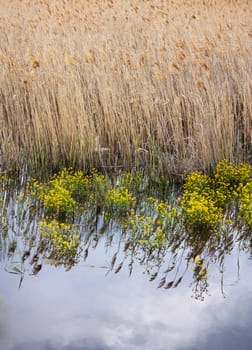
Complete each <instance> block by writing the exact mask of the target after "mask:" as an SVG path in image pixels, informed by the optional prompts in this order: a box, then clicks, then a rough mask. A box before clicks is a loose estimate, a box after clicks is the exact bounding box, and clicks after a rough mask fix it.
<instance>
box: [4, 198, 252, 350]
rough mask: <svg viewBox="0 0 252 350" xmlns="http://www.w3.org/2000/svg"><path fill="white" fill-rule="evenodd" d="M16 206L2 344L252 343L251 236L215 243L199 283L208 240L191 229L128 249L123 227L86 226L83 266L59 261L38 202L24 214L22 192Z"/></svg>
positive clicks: (22, 348)
mask: <svg viewBox="0 0 252 350" xmlns="http://www.w3.org/2000/svg"><path fill="white" fill-rule="evenodd" d="M7 208H8V209H7V218H8V225H7V226H6V222H5V223H4V222H2V224H1V225H2V226H1V230H2V231H1V239H2V241H1V268H0V280H1V283H0V349H1V350H58V349H63V350H93V349H95V350H107V349H109V350H138V349H146V350H152V349H156V350H166V349H169V350H194V349H201V350H210V349H231V350H232V349H237V348H239V349H244V350H245V349H251V344H252V333H251V328H252V282H251V278H250V276H251V260H250V253H249V238H248V239H247V240H246V242H245V243H243V244H242V243H241V241H237V240H236V235H235V233H232V235H230V237H231V238H232V240H230V238H229V241H228V242H227V244H224V243H223V244H222V245H220V246H218V249H217V248H216V247H215V251H213V246H211V245H207V244H206V246H205V247H204V249H203V250H202V252H201V257H202V259H203V260H204V264H206V265H207V267H208V273H207V276H206V278H203V279H201V280H197V279H196V278H195V273H194V271H193V269H194V268H195V266H197V265H195V262H193V261H192V260H191V259H190V258H189V257H190V256H191V254H192V252H193V251H194V250H195V249H196V248H197V249H198V247H195V246H193V245H191V246H190V244H189V243H188V242H186V240H185V239H184V238H183V236H182V239H181V240H180V241H179V244H177V245H176V244H175V243H176V242H175V243H174V244H173V245H172V246H168V247H166V248H165V249H163V250H162V249H160V251H159V252H157V251H158V250H157V249H149V248H146V246H144V245H141V244H136V245H133V246H128V241H127V239H125V236H124V234H123V232H122V231H120V229H117V228H116V227H115V226H112V227H110V228H109V229H107V230H106V231H105V232H104V227H103V224H104V222H103V219H102V218H101V217H100V219H99V220H98V222H97V220H95V221H94V222H95V225H94V222H93V223H92V224H91V226H90V230H89V231H88V230H86V231H85V232H84V233H83V236H82V240H83V249H82V253H81V255H80V257H79V259H78V263H76V264H74V266H70V265H69V266H68V265H67V264H66V266H65V267H64V266H62V265H60V264H58V266H55V265H57V261H55V260H54V259H53V258H50V256H48V254H47V252H48V250H47V246H46V245H45V246H43V247H42V248H41V240H40V239H39V238H38V236H37V231H36V220H37V217H36V215H37V214H36V213H34V212H32V210H31V209H29V203H28V204H27V205H25V206H23V207H22V210H21V211H20V210H19V209H18V205H17V202H16V197H15V196H14V197H12V199H10V201H9V204H8V206H7ZM6 227H7V233H8V234H7V235H6V232H5V229H6ZM90 231H93V232H92V234H91V233H90ZM181 235H182V233H181ZM13 237H15V239H16V246H15V247H14V248H13V247H12V248H13V249H10V247H11V244H12V243H11V242H12V238H13ZM247 241H248V242H247ZM126 248H127V249H126ZM28 251H29V255H28V254H27V255H24V252H28ZM37 253H38V260H35V261H34V256H35V255H36V254H37ZM87 253H88V254H87ZM36 266H40V267H41V269H37V270H36V269H34V268H35V267H36ZM165 271H166V272H165ZM164 278H165V282H164V283H162V281H163V280H164ZM150 280H152V281H150ZM172 281H174V282H173V283H171V282H172ZM167 286H168V287H169V286H170V288H167ZM159 287H160V288H159Z"/></svg>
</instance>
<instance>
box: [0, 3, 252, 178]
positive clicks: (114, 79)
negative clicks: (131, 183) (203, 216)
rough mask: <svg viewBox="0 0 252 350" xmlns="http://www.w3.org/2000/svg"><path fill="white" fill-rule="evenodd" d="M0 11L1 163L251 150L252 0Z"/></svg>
mask: <svg viewBox="0 0 252 350" xmlns="http://www.w3.org/2000/svg"><path fill="white" fill-rule="evenodd" d="M0 14H1V15H0V159H1V166H2V168H4V169H9V168H18V169H22V168H24V167H25V168H26V169H27V170H28V171H31V172H39V171H42V170H43V171H52V170H55V169H59V168H62V167H64V166H72V167H74V168H80V169H83V170H84V171H88V170H89V169H91V168H92V167H96V168H98V169H103V170H108V169H115V168H121V167H123V168H129V169H132V168H139V167H141V168H144V169H146V171H152V172H155V173H158V174H165V175H168V176H171V177H179V176H184V175H185V174H187V173H189V172H190V171H192V170H196V169H200V170H203V171H207V172H210V171H211V169H213V168H214V167H215V165H216V164H217V163H218V162H219V161H220V160H222V159H224V158H226V159H229V160H231V161H234V162H239V161H246V162H249V163H250V162H251V159H252V79H251V77H252V25H251V16H252V5H251V2H250V1H249V0H247V1H246V0H237V1H234V0H233V1H232V0H220V1H213V0H208V1H203V0H195V1H189V0H188V1H187V0H174V1H168V0H160V1H155V0H150V1H139V0H138V1H136V0H103V1H100V0H97V1H94V0H92V1H88V0H83V1H74V0H71V1H64V0H57V1H53V0H51V1H46V0H41V1H37V0H30V1H29V0H22V1H17V0H13V1H11V2H8V1H5V0H0Z"/></svg>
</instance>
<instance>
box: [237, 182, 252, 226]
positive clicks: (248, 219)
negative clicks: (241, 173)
mask: <svg viewBox="0 0 252 350" xmlns="http://www.w3.org/2000/svg"><path fill="white" fill-rule="evenodd" d="M239 216H240V218H241V219H242V221H243V222H245V224H246V225H248V227H250V228H252V182H248V183H247V184H246V185H244V186H240V191H239Z"/></svg>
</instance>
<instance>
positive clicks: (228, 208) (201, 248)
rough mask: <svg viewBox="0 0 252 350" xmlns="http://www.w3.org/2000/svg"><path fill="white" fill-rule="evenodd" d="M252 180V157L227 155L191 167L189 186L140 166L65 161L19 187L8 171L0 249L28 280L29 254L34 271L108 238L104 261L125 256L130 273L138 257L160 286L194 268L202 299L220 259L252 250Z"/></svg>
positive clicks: (110, 266)
mask: <svg viewBox="0 0 252 350" xmlns="http://www.w3.org/2000/svg"><path fill="white" fill-rule="evenodd" d="M251 179H252V167H251V166H250V165H248V164H245V163H241V164H239V165H236V166H235V165H233V164H232V163H229V162H228V161H222V162H220V163H219V164H218V165H217V168H216V170H215V174H214V175H213V176H212V177H208V176H206V175H204V174H201V173H199V172H194V173H192V174H190V175H189V176H188V177H187V178H186V181H185V184H184V187H183V189H182V191H181V189H179V188H177V187H176V186H175V185H172V184H171V183H169V182H167V181H166V182H165V183H164V179H163V178H159V179H156V178H155V180H154V179H152V178H150V177H146V176H144V175H143V173H139V172H137V173H134V174H132V173H122V174H121V175H120V176H118V177H114V176H113V177H111V176H110V177H109V176H104V175H102V174H100V173H98V172H97V171H95V170H93V171H92V172H91V173H90V174H88V175H84V174H83V172H81V171H78V172H74V171H73V170H72V169H64V170H62V171H61V172H60V173H58V174H55V175H54V176H53V177H52V178H51V179H49V180H48V181H46V182H40V181H38V180H35V179H30V180H29V181H27V183H26V184H23V185H22V186H21V187H20V188H19V189H17V188H18V187H17V185H15V190H14V191H13V190H11V187H12V186H13V184H11V182H10V179H9V178H8V177H6V176H4V175H3V176H2V194H1V230H2V232H3V233H2V235H1V245H0V252H1V258H2V261H3V262H4V261H5V269H6V270H7V271H8V272H13V273H16V274H19V275H20V286H21V284H22V281H23V278H24V275H25V271H26V269H27V264H28V263H27V262H26V260H28V261H29V262H30V265H31V267H30V268H29V269H28V270H30V272H31V273H32V274H34V275H37V274H38V273H39V271H40V270H41V268H42V265H43V264H48V263H50V264H52V265H55V266H64V267H65V268H66V269H67V270H69V269H71V268H72V267H74V266H75V265H77V264H79V263H80V262H81V261H83V260H84V261H86V260H87V258H88V255H89V252H90V250H91V251H92V250H93V249H94V248H95V247H96V246H97V245H98V244H99V242H101V241H102V242H103V244H104V245H105V246H104V249H112V250H114V254H113V257H112V258H111V262H110V263H107V264H105V266H103V267H104V268H105V269H107V270H108V271H114V272H115V273H118V272H119V271H120V270H121V269H122V267H123V266H125V265H127V266H128V270H129V274H130V275H131V273H132V271H133V267H134V266H135V264H140V265H141V266H144V268H145V269H146V271H147V273H148V275H149V280H150V281H154V280H156V279H157V280H158V279H159V282H158V284H157V287H158V288H165V289H170V288H175V287H177V286H178V285H179V284H180V283H181V282H182V280H183V278H184V276H185V274H186V273H187V274H188V270H189V271H190V270H192V271H193V273H192V274H191V278H192V281H193V282H192V286H193V292H194V295H195V297H196V298H203V297H204V295H205V293H206V292H207V287H208V273H209V269H210V270H211V268H212V265H217V266H218V267H219V270H220V272H221V273H223V274H224V265H225V256H226V255H229V254H230V253H231V252H232V251H233V249H237V248H238V250H239V251H240V250H246V251H248V253H249V254H250V253H251V234H250V232H251V227H252V207H251V205H252V187H251V183H252V182H251ZM165 185H166V186H165ZM164 266H165V268H164ZM189 274H190V272H189ZM171 276H172V277H171Z"/></svg>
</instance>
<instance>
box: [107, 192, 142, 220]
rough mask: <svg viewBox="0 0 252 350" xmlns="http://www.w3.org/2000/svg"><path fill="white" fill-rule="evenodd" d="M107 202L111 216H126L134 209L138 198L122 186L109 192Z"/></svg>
mask: <svg viewBox="0 0 252 350" xmlns="http://www.w3.org/2000/svg"><path fill="white" fill-rule="evenodd" d="M105 201H106V202H105V205H106V207H107V210H108V212H109V213H110V214H120V215H125V214H127V213H129V212H130V210H131V209H132V208H133V207H134V205H135V203H136V197H134V196H133V195H132V193H130V192H129V190H128V189H127V188H126V187H124V186H120V187H115V188H112V189H111V190H109V191H107V193H106V197H105Z"/></svg>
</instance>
